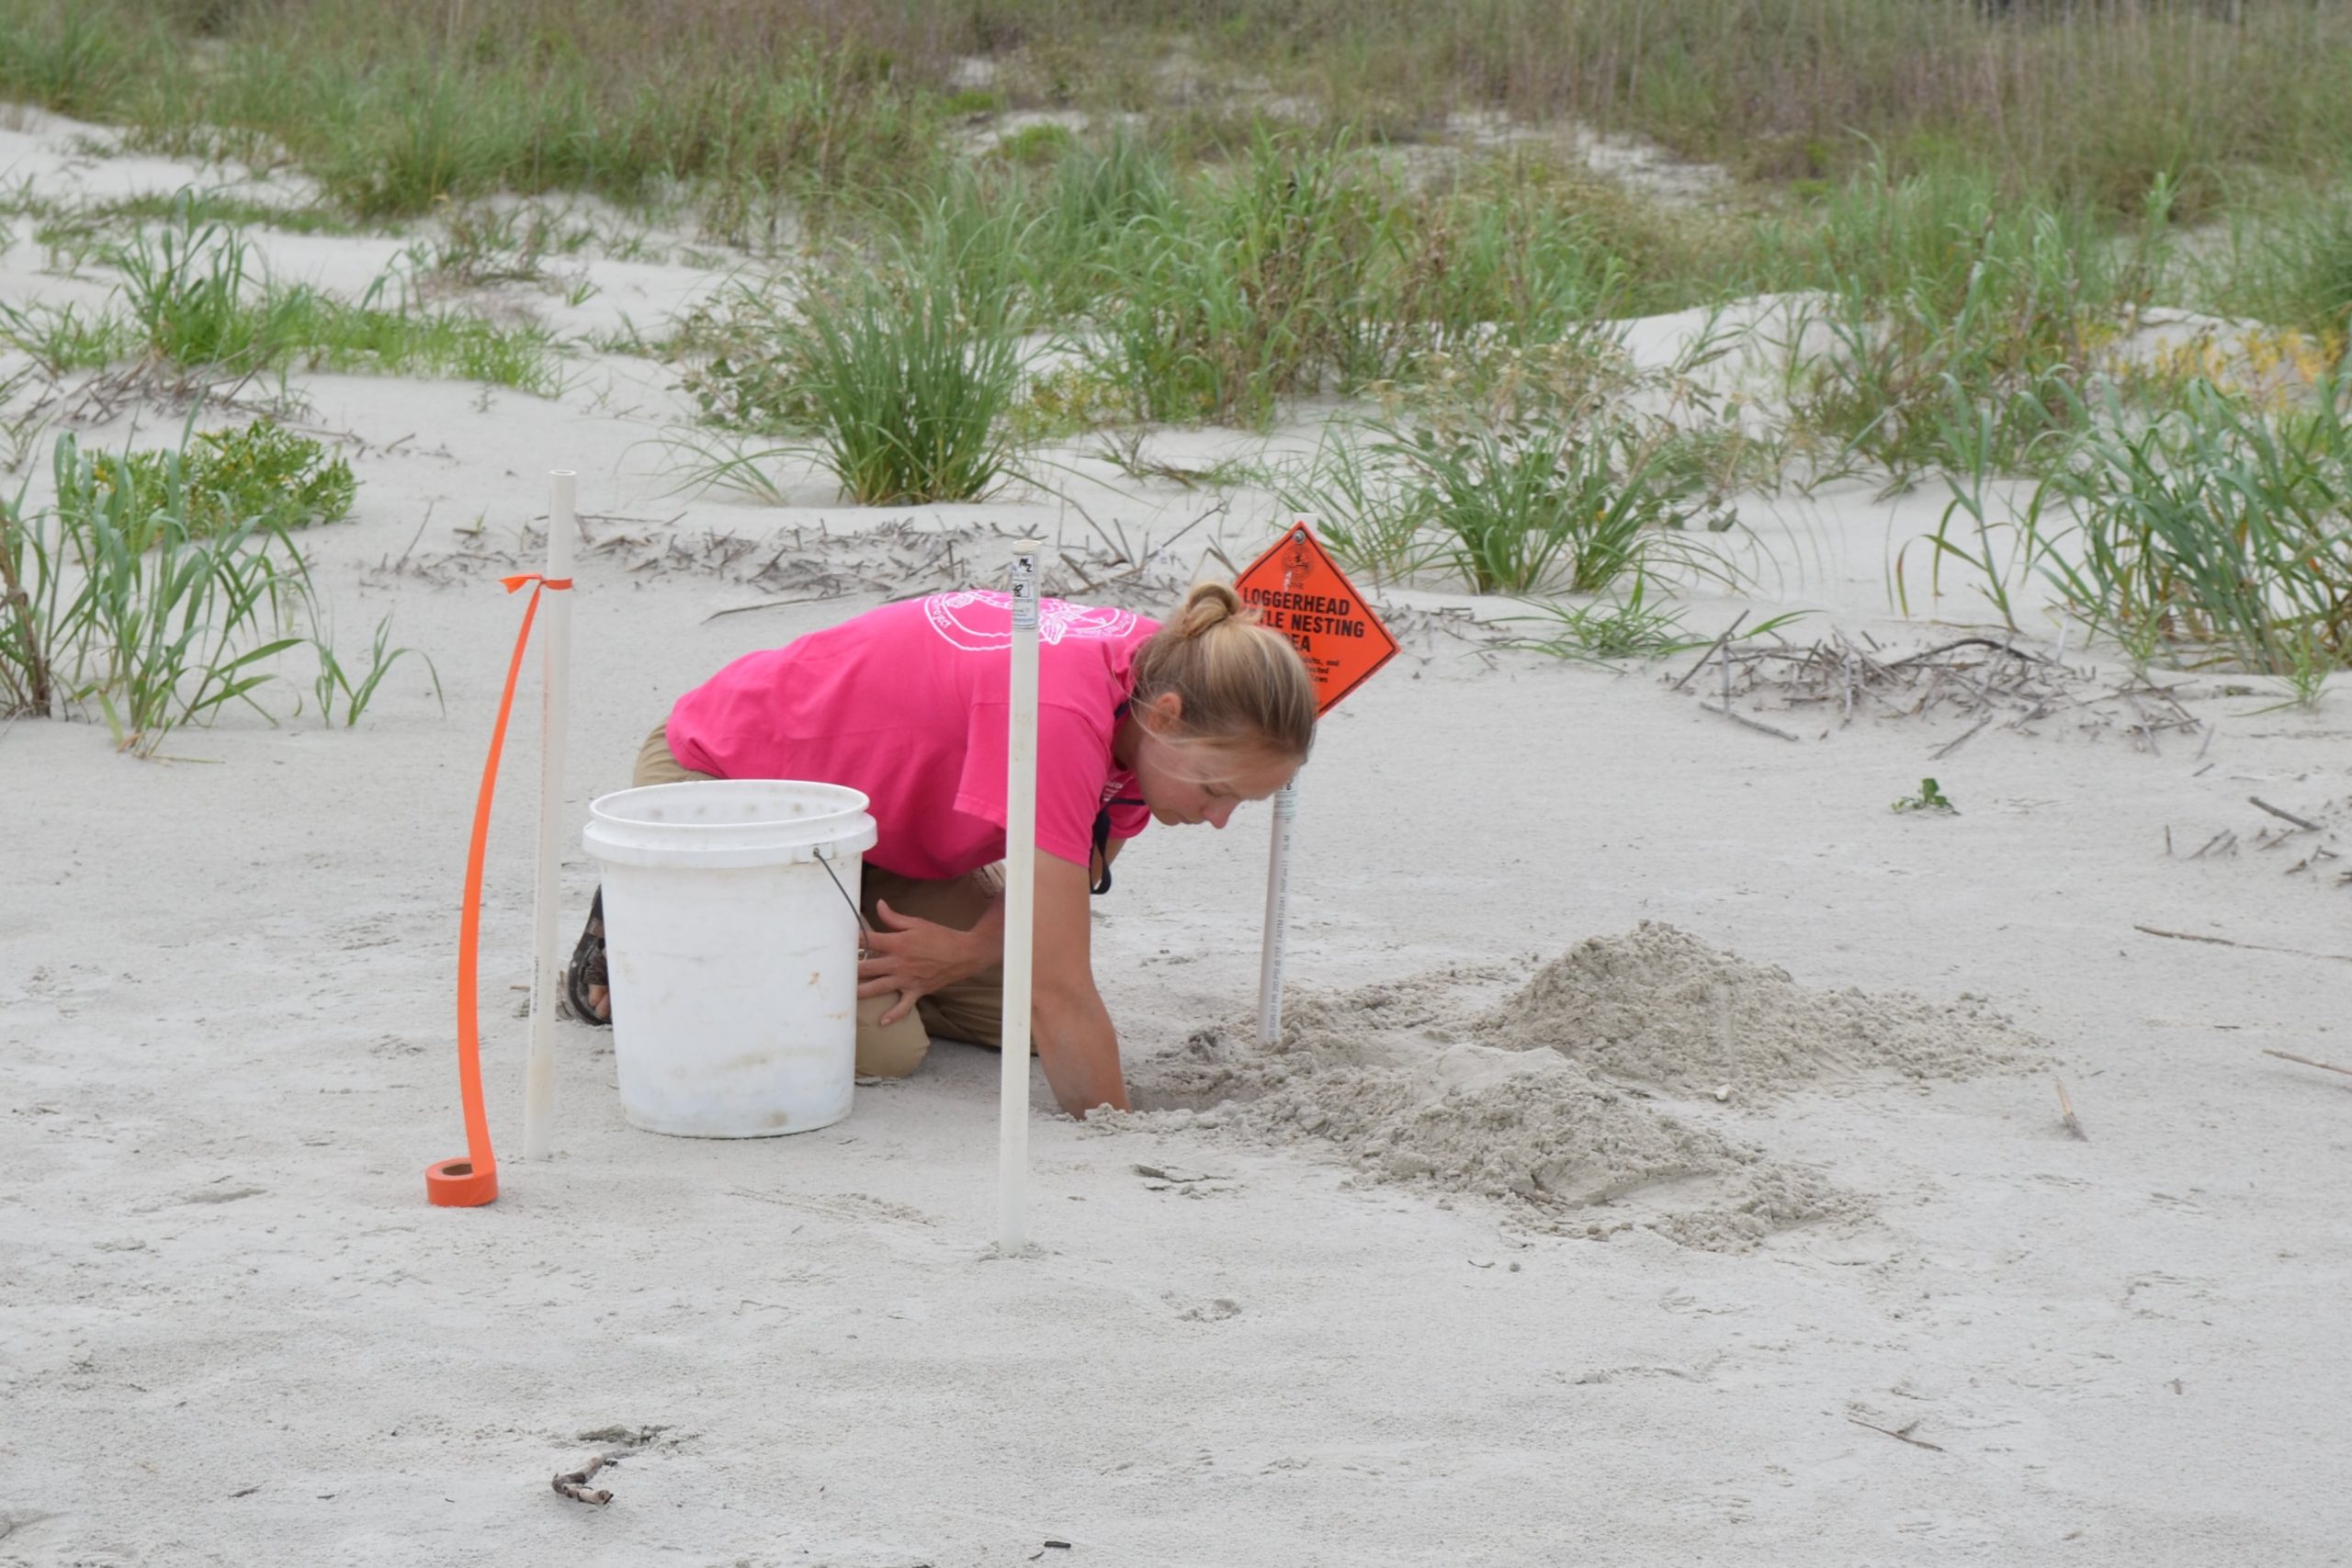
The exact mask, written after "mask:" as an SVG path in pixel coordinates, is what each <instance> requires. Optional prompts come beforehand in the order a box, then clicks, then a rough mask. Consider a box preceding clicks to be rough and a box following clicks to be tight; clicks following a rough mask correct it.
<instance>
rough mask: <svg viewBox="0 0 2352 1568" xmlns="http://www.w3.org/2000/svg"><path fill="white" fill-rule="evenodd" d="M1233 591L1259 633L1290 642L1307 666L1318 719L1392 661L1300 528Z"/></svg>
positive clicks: (1334, 567)
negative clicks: (1251, 609) (1268, 630)
mask: <svg viewBox="0 0 2352 1568" xmlns="http://www.w3.org/2000/svg"><path fill="white" fill-rule="evenodd" d="M1233 586H1234V589H1235V591H1236V592H1238V593H1239V594H1240V595H1241V602H1242V603H1243V604H1250V605H1253V606H1255V607H1256V609H1257V611H1258V622H1259V625H1261V626H1271V627H1272V628H1273V629H1274V630H1275V631H1278V632H1280V633H1282V634H1283V636H1284V637H1288V638H1290V640H1291V643H1292V645H1293V646H1294V647H1295V648H1296V649H1298V656H1299V658H1301V659H1303V660H1306V672H1307V673H1308V674H1309V675H1312V676H1313V677H1315V694H1316V697H1315V711H1316V712H1317V713H1318V714H1321V713H1329V712H1330V711H1331V709H1332V708H1333V707H1334V706H1336V705H1338V704H1339V701H1340V698H1341V697H1344V696H1346V695H1347V694H1349V693H1350V692H1352V691H1354V690H1355V689H1356V688H1357V687H1358V686H1361V685H1363V683H1364V682H1366V681H1368V680H1370V679H1371V678H1372V675H1373V672H1374V671H1376V670H1378V669H1379V668H1380V667H1381V666H1382V665H1384V664H1385V663H1387V662H1388V661H1389V660H1391V659H1393V658H1395V657H1396V656H1397V639H1396V638H1395V637H1391V636H1389V635H1388V628H1387V627H1386V626H1382V625H1381V624H1380V618H1379V617H1378V616H1376V615H1374V614H1373V613H1372V607H1371V606H1370V605H1369V604H1365V603H1364V602H1363V594H1361V593H1358V592H1356V585H1355V584H1354V583H1352V582H1350V581H1348V574H1347V573H1346V572H1344V571H1341V570H1340V565H1339V563H1338V562H1337V561H1335V560H1333V559H1332V558H1331V557H1330V555H1329V553H1328V552H1327V551H1325V549H1324V548H1323V546H1322V545H1321V544H1320V543H1319V542H1318V541H1317V539H1316V537H1315V536H1314V534H1313V533H1312V532H1310V531H1309V530H1308V528H1307V526H1306V524H1304V523H1297V524H1294V525H1292V526H1291V530H1290V532H1289V533H1287V534H1284V535H1283V536H1282V537H1281V538H1280V539H1278V540H1276V541H1275V543H1274V547H1273V548H1272V549H1270V550H1268V551H1267V552H1266V553H1265V554H1264V555H1262V556H1260V557H1259V558H1257V559H1256V560H1254V561H1252V562H1250V570H1247V571H1245V572H1243V573H1242V574H1241V576H1240V578H1239V579H1238V581H1236V582H1235V583H1234V585H1233Z"/></svg>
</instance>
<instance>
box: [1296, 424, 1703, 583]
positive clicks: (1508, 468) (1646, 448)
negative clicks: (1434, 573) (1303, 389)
mask: <svg viewBox="0 0 2352 1568" xmlns="http://www.w3.org/2000/svg"><path fill="white" fill-rule="evenodd" d="M1365 434H1366V435H1367V436H1368V439H1360V438H1355V437H1348V436H1343V437H1340V438H1339V439H1336V440H1332V441H1328V442H1327V443H1326V444H1325V445H1324V446H1323V447H1322V448H1321V449H1320V450H1319V451H1318V452H1317V455H1316V456H1315V457H1314V458H1313V459H1312V460H1311V461H1310V462H1309V463H1307V464H1306V465H1305V466H1304V467H1303V468H1295V469H1293V470H1290V471H1287V472H1278V473H1276V474H1275V475H1274V476H1272V484H1273V489H1274V491H1275V494H1276V495H1277V496H1278V497H1280V498H1281V500H1282V502H1283V504H1284V505H1285V506H1286V507H1291V508H1295V509H1297V510H1301V511H1304V512H1306V513H1310V514H1312V515H1314V516H1315V517H1316V518H1317V522H1318V524H1319V525H1320V526H1321V528H1322V530H1323V533H1324V535H1325V536H1326V537H1327V538H1329V540H1330V541H1331V543H1332V545H1333V547H1334V548H1335V549H1336V550H1338V551H1339V553H1340V555H1341V556H1342V557H1343V558H1347V559H1348V560H1349V561H1350V562H1351V564H1354V565H1359V566H1362V567H1363V568H1364V569H1365V570H1367V571H1370V572H1372V573H1373V574H1374V575H1375V576H1400V575H1405V574H1408V573H1412V572H1416V571H1422V570H1429V569H1430V568H1433V567H1434V568H1441V569H1442V570H1447V571H1449V572H1450V573H1451V574H1452V575H1453V576H1454V577H1456V578H1458V579H1459V580H1460V581H1462V583H1463V584H1464V586H1465V587H1467V588H1468V589H1469V590H1470V591H1471V592H1474V593H1528V592H1536V591H1539V590H1547V589H1556V590H1566V591H1567V592H1576V593H1600V592H1604V591H1606V590H1608V589H1610V588H1611V587H1613V586H1614V585H1616V584H1617V583H1619V582H1620V581H1624V580H1626V579H1628V578H1639V577H1641V576H1642V575H1643V574H1645V573H1646V572H1651V571H1655V570H1659V569H1662V568H1665V567H1667V566H1668V565H1674V566H1679V567H1682V568H1685V569H1689V570H1696V571H1698V572H1699V573H1700V574H1702V575H1708V576H1716V577H1727V576H1729V570H1728V568H1727V567H1726V566H1725V565H1724V562H1723V561H1722V559H1721V558H1719V557H1718V556H1716V555H1715V553H1714V552H1713V551H1712V550H1710V549H1708V548H1707V547H1705V546H1703V545H1702V544H1700V543H1699V542H1698V541H1697V539H1696V538H1695V537H1694V536H1692V535H1691V533H1690V532H1689V531H1688V528H1687V525H1688V524H1689V523H1690V522H1691V521H1692V520H1694V519H1697V518H1701V517H1704V516H1707V515H1709V513H1706V512H1705V511H1703V510H1702V508H1700V507H1696V506H1693V505H1692V504H1691V503H1689V502H1686V501H1684V500H1683V499H1681V498H1680V497H1679V496H1678V494H1677V493H1676V491H1675V489H1674V487H1672V486H1670V485H1668V483H1666V482H1663V476H1662V475H1661V473H1660V472H1659V470H1658V468H1657V466H1656V451H1657V447H1656V446H1655V440H1656V437H1655V434H1654V433H1650V432H1645V431H1644V430H1643V429H1642V428H1641V427H1640V426H1639V425H1637V424H1636V423H1634V422H1632V421H1629V420H1626V419H1623V418H1621V417H1616V416H1612V415H1611V414H1608V413H1605V412H1600V411H1594V412H1589V413H1587V414H1585V415H1582V416H1579V417H1573V418H1565V419H1564V418H1559V417H1555V416H1532V415H1522V416H1519V417H1515V418H1511V419H1509V420H1507V421H1503V422H1488V421H1485V420H1473V421H1467V422H1455V423H1443V424H1434V425H1432V424H1424V425H1419V426H1417V427H1408V426H1405V425H1400V424H1397V423H1389V422H1380V423H1374V424H1373V425H1372V426H1371V427H1370V428H1369V429H1368V431H1367V432H1366V433H1365Z"/></svg>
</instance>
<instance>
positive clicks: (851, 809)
mask: <svg viewBox="0 0 2352 1568" xmlns="http://www.w3.org/2000/svg"><path fill="white" fill-rule="evenodd" d="M779 784H780V785H789V786H790V787H792V788H794V789H801V790H810V791H817V792H821V794H822V795H831V796H832V797H833V798H832V800H831V801H825V802H822V804H825V805H829V806H833V807H835V809H832V810H826V811H815V812H809V813H806V814H803V815H800V816H795V817H746V818H741V819H740V820H737V821H731V822H728V823H726V824H724V825H723V827H724V828H725V829H729V830H739V831H740V830H756V829H765V828H775V829H795V830H798V829H809V828H812V827H816V826H819V825H820V824H822V823H827V822H831V821H833V820H835V819H837V818H845V817H854V816H856V815H858V814H859V813H860V812H863V811H865V810H866V809H867V808H868V807H870V806H871V805H872V804H873V802H872V801H871V800H870V799H869V798H868V797H867V796H866V795H865V791H863V790H857V789H852V788H851V787H850V786H849V785H847V784H827V783H825V782H824V781H823V780H821V779H681V780H679V781H677V782H676V783H673V784H635V785H632V786H630V787H629V788H628V789H616V790H608V791H606V792H605V794H603V795H598V796H596V797H595V798H594V799H593V800H591V801H590V802H589V803H588V815H589V817H590V818H592V819H594V820H595V821H598V822H606V823H610V824H612V825H613V826H614V827H616V828H626V829H655V830H659V829H664V828H675V827H681V826H684V824H681V823H676V822H664V821H662V820H660V819H658V818H643V817H637V816H631V815H627V814H624V813H621V812H618V811H614V810H610V809H607V808H608V807H610V806H611V804H612V803H613V802H614V801H616V800H621V799H624V798H643V797H646V796H651V795H674V794H677V793H679V792H683V791H686V790H708V789H712V788H729V789H742V788H745V787H747V786H758V785H779ZM713 826H719V825H716V824H714V825H713ZM703 830H708V829H703Z"/></svg>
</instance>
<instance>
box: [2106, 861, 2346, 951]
mask: <svg viewBox="0 0 2352 1568" xmlns="http://www.w3.org/2000/svg"><path fill="white" fill-rule="evenodd" d="M2200 853H2201V851H2200ZM2189 858H2190V859H2192V860H2193V859H2195V858H2196V857H2195V856H2193V855H2192V856H2191V857H2189ZM2131 929H2132V930H2133V931H2145V932H2147V933H2148V935H2150V936H2168V937H2170V938H2172V939H2173V941H2175V942H2211V943H2212V944H2213V945H2214V946H2215V947H2243V948H2245V949H2246V950H2247V951H2248V952H2250V953H2286V954H2287V955H2288V956H2289V957H2290V958H2324V959H2328V960H2331V961H2332V962H2334V963H2337V964H2352V953H2308V952H2305V951H2304V950H2303V949H2302V948H2300V947H2272V946H2271V945H2270V944H2269V943H2267V942H2233V941H2231V940H2230V939H2229V938H2228V937H2225V936H2199V935H2198V934H2197V933H2196V932H2194V931H2158V930H2157V929H2156V928H2155V927H2154V926H2140V925H2135V926H2133V927H2132V928H2131Z"/></svg>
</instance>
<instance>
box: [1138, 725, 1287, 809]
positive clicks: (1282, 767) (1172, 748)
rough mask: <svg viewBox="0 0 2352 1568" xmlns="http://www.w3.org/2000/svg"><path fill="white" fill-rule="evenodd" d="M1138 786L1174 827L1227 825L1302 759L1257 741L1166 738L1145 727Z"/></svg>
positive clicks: (1146, 802)
mask: <svg viewBox="0 0 2352 1568" xmlns="http://www.w3.org/2000/svg"><path fill="white" fill-rule="evenodd" d="M1135 766H1136V793H1137V794H1139V795H1142V796H1143V802H1144V805H1145V806H1147V807H1149V808H1150V810H1151V816H1152V819H1153V820H1154V821H1156V822H1159V823H1162V824H1164V825H1166V826H1168V827H1170V828H1174V827H1180V826H1184V825H1187V824H1191V823H1194V822H1205V823H1207V824H1208V825H1209V826H1210V827H1212V828H1222V827H1224V826H1225V825H1226V823H1227V821H1228V820H1229V819H1231V818H1232V816H1233V811H1234V807H1238V806H1239V805H1240V804H1241V803H1242V802H1243V801H1245V800H1263V799H1265V798H1266V797H1267V796H1268V795H1272V794H1273V793H1274V792H1275V791H1276V790H1278V789H1280V788H1282V787H1283V785H1284V784H1288V783H1290V781H1291V779H1292V778H1293V777H1294V776H1295V775H1296V774H1297V773H1298V763H1297V762H1296V761H1294V760H1292V759H1291V758H1289V757H1285V756H1282V755H1280V754H1278V753H1275V752H1271V751H1268V750H1263V749H1262V748H1257V747H1235V746H1222V745H1217V744H1216V743H1214V742H1209V741H1197V740H1195V741H1182V740H1164V739H1160V738H1159V736H1157V735H1154V734H1152V733H1150V731H1149V730H1148V729H1147V730H1146V731H1145V733H1144V735H1143V737H1142V739H1141V741H1140V743H1139V744H1138V745H1137V746H1136V764H1135Z"/></svg>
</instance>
